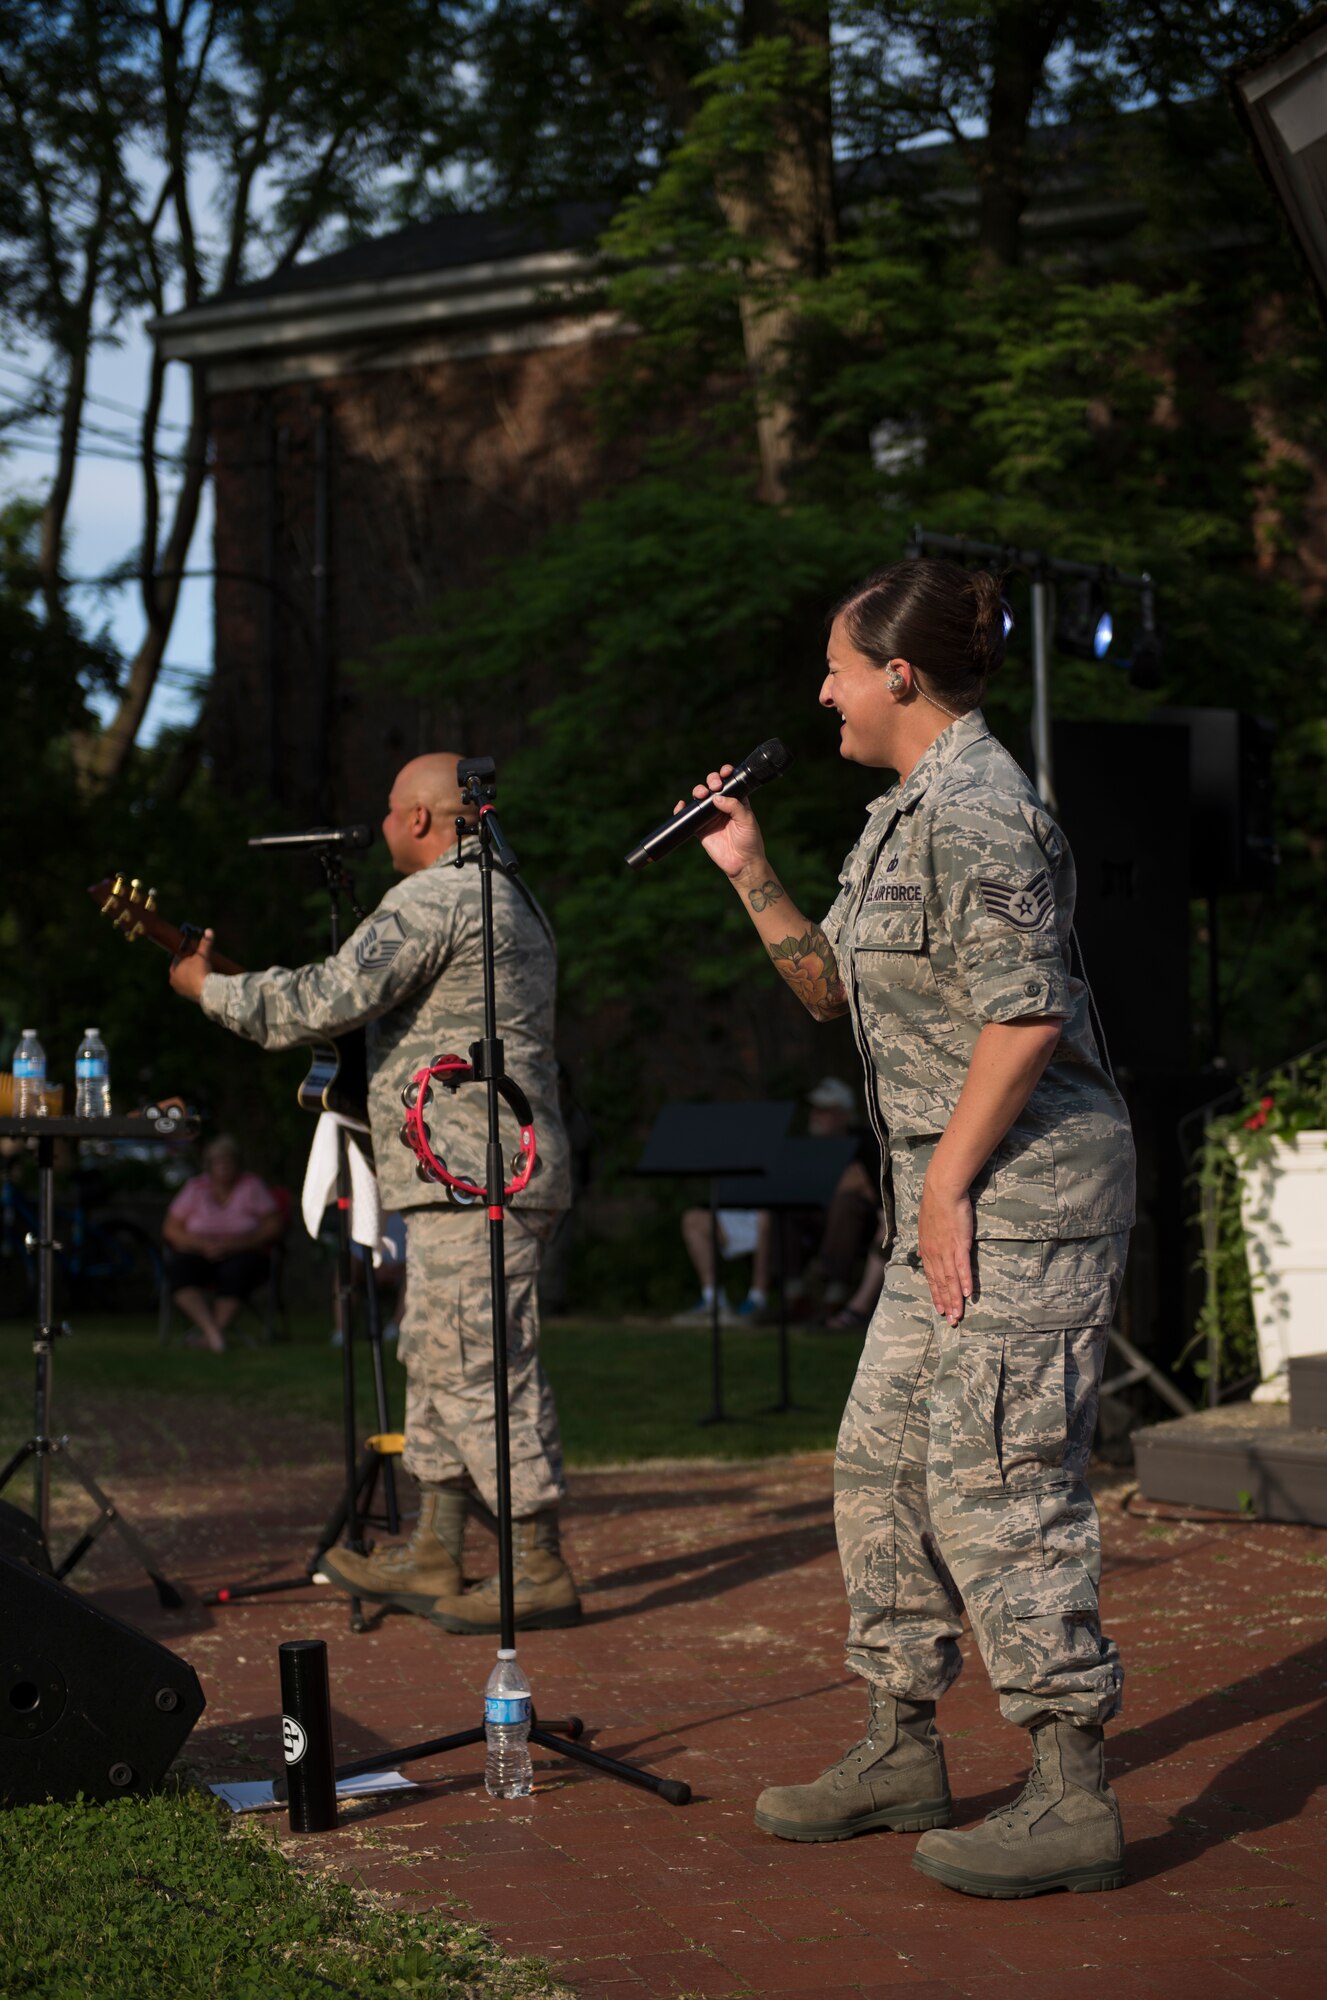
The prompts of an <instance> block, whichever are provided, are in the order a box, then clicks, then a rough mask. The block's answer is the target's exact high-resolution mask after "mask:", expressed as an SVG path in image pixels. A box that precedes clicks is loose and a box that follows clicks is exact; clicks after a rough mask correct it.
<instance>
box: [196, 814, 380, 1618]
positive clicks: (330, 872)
mask: <svg viewBox="0 0 1327 2000" xmlns="http://www.w3.org/2000/svg"><path fill="white" fill-rule="evenodd" d="M346 831H347V832H348V833H351V834H358V833H360V832H362V831H367V829H361V828H356V827H351V828H348V829H346ZM249 844H250V846H253V847H261V846H265V845H272V844H277V843H276V842H275V841H273V842H268V841H264V840H257V841H251V842H250V843H249ZM286 844H289V843H286ZM299 844H301V845H303V846H305V847H313V848H316V852H317V856H318V860H319V861H320V862H321V864H322V870H323V875H324V877H325V878H326V882H327V895H328V905H329V908H328V934H329V938H330V942H331V953H332V956H333V957H335V956H336V954H337V952H338V951H339V950H340V948H341V897H342V894H343V893H345V894H347V895H348V896H349V898H350V906H351V908H352V910H353V911H354V913H355V915H356V917H357V918H362V917H363V915H364V912H363V911H362V910H361V909H360V907H359V905H358V904H357V903H356V901H355V898H354V892H353V888H352V885H351V881H350V875H349V871H348V870H347V868H346V866H345V863H344V862H343V861H342V860H341V859H340V858H339V848H340V847H342V846H344V845H347V844H350V845H355V846H360V845H367V841H363V842H362V841H359V840H355V841H353V842H350V843H347V842H346V841H345V840H344V839H343V837H342V835H341V834H339V833H333V834H329V835H326V836H324V837H322V838H321V839H319V840H315V838H314V836H312V835H304V836H301V839H300V843H299ZM351 1143H352V1142H351V1139H350V1137H349V1134H348V1133H347V1131H346V1128H345V1126H344V1125H342V1124H338V1125H337V1128H336V1297H337V1320H338V1322H339V1324H340V1328H341V1424H342V1450H343V1458H344V1485H343V1488H342V1494H341V1498H340V1500H339V1501H338V1502H337V1505H336V1507H335V1508H334V1509H333V1511H332V1513H331V1514H330V1515H329V1516H328V1518H327V1520H326V1521H325V1522H324V1524H323V1529H322V1532H321V1534H320V1535H319V1537H318V1543H317V1547H316V1548H315V1549H314V1551H313V1554H312V1555H311V1556H310V1557H309V1560H308V1562H307V1563H306V1565H305V1567H304V1571H303V1573H302V1574H301V1575H299V1576H289V1577H275V1578H272V1579H270V1580H269V1581H268V1582H266V1583H232V1584H223V1585H221V1586H219V1587H218V1588H217V1589H216V1590H211V1591H208V1592H206V1593H205V1595H204V1596H203V1598H202V1602H203V1603H204V1604H206V1605H219V1604H237V1603H242V1602H244V1601H245V1600H246V1599H248V1598H252V1597H275V1596H279V1595H284V1594H285V1593H286V1592H287V1591H291V1590H305V1589H307V1588H308V1586H309V1585H310V1584H314V1583H317V1582H319V1581H320V1571H321V1567H322V1559H323V1556H324V1555H325V1554H326V1552H327V1550H328V1549H330V1548H334V1547H335V1546H336V1544H337V1542H338V1541H339V1540H340V1539H341V1537H342V1536H343V1535H344V1537H345V1546H346V1547H347V1548H348V1549H351V1550H353V1551H354V1553H355V1554H356V1555H362V1554H363V1553H364V1538H363V1533H362V1530H363V1528H364V1525H365V1524H366V1523H368V1524H369V1525H371V1526H373V1527H385V1528H386V1530H387V1532H388V1534H389V1535H395V1534H397V1533H398V1532H399V1529H400V1515H399V1512H398V1509H397V1501H396V1467H395V1465H394V1463H393V1461H392V1459H391V1458H390V1457H389V1456H386V1455H384V1454H383V1453H382V1452H380V1451H379V1450H378V1448H377V1446H376V1445H375V1444H373V1443H370V1445H369V1446H368V1448H367V1450H366V1451H365V1453H364V1455H363V1457H362V1458H361V1457H360V1455H359V1442H358V1429H357V1425H356V1421H355V1348H354V1330H355V1329H354V1312H353V1302H352V1288H351V1268H352V1254H351V1247H350V1246H351V1236H350V1208H351V1194H350V1155H349V1151H348V1148H349V1147H350V1145H351ZM364 1259H365V1261H364V1314H365V1320H366V1323H367V1333H368V1340H369V1351H370V1356H371V1359H372V1365H373V1388H374V1398H375V1407H376V1410H377V1419H378V1435H379V1436H382V1435H383V1434H384V1433H386V1432H387V1431H388V1430H389V1424H388V1418H387V1383H386V1375H385V1372H384V1368H383V1358H382V1327H381V1323H380V1320H379V1312H378V1295H377V1292H376V1290H375V1288H374V1282H373V1253H372V1251H371V1250H370V1249H367V1248H366V1249H365V1252H364ZM379 1475H381V1477H382V1486H383V1501H384V1509H385V1511H384V1514H383V1516H382V1518H381V1520H379V1519H378V1518H377V1517H375V1516H374V1515H373V1513H372V1509H373V1500H374V1494H375V1492H376V1490H377V1484H378V1479H379ZM350 1629H351V1631H352V1632H362V1631H364V1629H365V1621H364V1613H363V1608H362V1606H361V1604H360V1600H359V1599H358V1598H357V1597H352V1598H351V1600H350Z"/></svg>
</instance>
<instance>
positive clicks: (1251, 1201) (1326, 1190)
mask: <svg viewBox="0 0 1327 2000" xmlns="http://www.w3.org/2000/svg"><path fill="white" fill-rule="evenodd" d="M1240 1216H1241V1220H1242V1221H1243V1224H1244V1245H1245V1251H1246V1254H1247V1256H1248V1260H1249V1277H1250V1279H1251V1281H1252V1284H1253V1314H1254V1319H1255V1321H1256V1322H1257V1327H1258V1361H1259V1365H1260V1367H1261V1370H1262V1381H1261V1382H1260V1383H1259V1385H1258V1387H1257V1388H1256V1389H1255V1390H1254V1392H1253V1400H1254V1402H1255V1403H1285V1402H1288V1401H1289V1399H1290V1382H1289V1377H1288V1374H1287V1368H1288V1365H1289V1363H1290V1361H1291V1359H1292V1357H1295V1356H1298V1355H1301V1354H1323V1353H1327V1132H1300V1133H1299V1134H1298V1135H1297V1137H1296V1138H1295V1139H1294V1141H1293V1142H1291V1143H1287V1142H1286V1141H1285V1140H1283V1139H1274V1140H1273V1141H1272V1157H1271V1158H1270V1159H1269V1160H1263V1161H1260V1162H1259V1163H1258V1165H1257V1166H1255V1167H1248V1168H1245V1169H1244V1170H1243V1171H1242V1172H1241V1174H1240Z"/></svg>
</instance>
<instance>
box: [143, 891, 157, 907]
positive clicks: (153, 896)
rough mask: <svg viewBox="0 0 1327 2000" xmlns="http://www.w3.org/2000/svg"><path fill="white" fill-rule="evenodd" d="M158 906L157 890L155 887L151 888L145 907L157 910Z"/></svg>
mask: <svg viewBox="0 0 1327 2000" xmlns="http://www.w3.org/2000/svg"><path fill="white" fill-rule="evenodd" d="M156 907H157V892H156V890H155V889H149V890H148V892H147V901H146V902H145V903H144V905H143V908H144V909H145V910H155V909H156Z"/></svg>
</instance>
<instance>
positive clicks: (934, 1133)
mask: <svg viewBox="0 0 1327 2000" xmlns="http://www.w3.org/2000/svg"><path fill="white" fill-rule="evenodd" d="M868 812H869V817H868V820H867V824H866V829H865V831H864V832H863V834H862V837H861V839H860V840H859V841H858V843H857V845H856V846H855V847H854V848H853V850H852V852H851V854H850V855H849V856H848V859H847V862H846V864H845V866H844V871H843V874H842V875H841V876H840V878H839V880H840V882H841V884H842V887H841V889H840V892H839V895H838V897H837V899H836V901H835V903H834V906H833V908H832V909H831V910H830V913H829V915H828V916H827V917H826V919H825V924H824V930H825V935H826V936H827V937H828V939H829V941H830V943H831V944H832V945H833V947H834V951H835V955H836V957H837V959H838V963H839V970H840V973H841V975H842V977H843V980H844V984H845V986H846V988H847V993H848V1002H849V1009H850V1013H851V1016H852V1023H853V1032H854V1035H855V1037H856V1041H857V1047H858V1050H859V1052H860V1054H861V1057H862V1062H863V1064H864V1066H865V1070H866V1098H867V1106H868V1109H869V1110H870V1112H871V1116H872V1121H873V1123H874V1124H875V1126H876V1129H877V1134H878V1136H879V1137H880V1139H881V1143H882V1147H883V1148H884V1149H885V1151H886V1156H887V1157H892V1167H893V1186H894V1201H895V1209H896V1214H897V1218H898V1225H899V1230H900V1235H901V1237H902V1238H903V1239H904V1247H907V1244H908V1243H909V1242H913V1241H915V1237H916V1216H917V1207H918V1203H919V1202H920V1199H921V1189H922V1182H923V1179H924V1177H925V1173H926V1167H927V1165H928V1163H929V1161H930V1157H931V1154H932V1152H933V1151H934V1148H935V1144H936V1141H937V1139H938V1137H939V1135H940V1134H941V1133H942V1132H943V1131H944V1129H945V1126H946V1125H947V1124H948V1122H949V1119H950V1117H951V1115H952V1113H953V1110H954V1107H955V1105H956V1104H957V1102H958V1097H959V1092H960V1091H961V1090H962V1088H963V1084H964V1081H965V1079H966V1077H967V1072H968V1065H969V1062H970V1061H971V1058H972V1051H973V1048H974V1047H975V1045H976V1041H977V1037H978V1035H979V1034H980V1032H981V1030H982V1028H983V1027H984V1026H985V1025H986V1023H987V1022H989V1021H1018V1020H1022V1019H1026V1018H1028V1017H1032V1016H1036V1017H1046V1016H1049V1017H1051V1018H1053V1019H1059V1020H1060V1021H1062V1022H1063V1028H1062V1031H1061V1035H1060V1040H1059V1044H1058V1046H1057V1048H1056V1050H1055V1054H1054V1056H1053V1057H1052V1059H1051V1062H1050V1064H1049V1066H1048V1067H1047V1069H1046V1071H1045V1072H1044V1074H1043V1076H1042V1077H1041V1080H1040V1081H1039V1082H1038V1084H1037V1086H1036V1088H1035V1090H1034V1091H1033V1093H1032V1095H1031V1097H1030V1098H1029V1100H1028V1102H1027V1104H1026V1105H1025V1107H1024V1109H1023V1110H1022V1112H1021V1113H1020V1114H1019V1116H1018V1118H1017V1119H1016V1120H1015V1121H1014V1124H1013V1126H1012V1127H1011V1129H1010V1131H1009V1133H1008V1134H1007V1136H1006V1137H1005V1138H1004V1139H1003V1140H1002V1141H1001V1143H1000V1144H999V1146H997V1147H996V1149H995V1151H994V1153H993V1154H992V1155H991V1157H990V1159H989V1160H988V1161H987V1162H986V1164H985V1166H984V1167H983V1168H982V1170H981V1172H980V1173H979V1174H978V1175H977V1177H976V1179H975V1180H974V1181H973V1183H972V1199H973V1203H974V1208H975V1214H976V1226H977V1234H978V1236H979V1237H1014V1238H1034V1239H1041V1240H1043V1241H1044V1240H1047V1239H1055V1238H1060V1237H1083V1236H1098V1235H1106V1234H1110V1233H1112V1232H1115V1231H1118V1230H1122V1229H1127V1228H1128V1227H1129V1226H1130V1224H1131V1223H1132V1221H1133V1213H1134V1154H1133V1140H1132V1136H1131V1134H1130V1130H1129V1118H1128V1113H1127V1111H1126V1110H1125V1107H1124V1102H1123V1100H1122V1098H1121V1097H1120V1094H1119V1092H1118V1090H1117V1089H1116V1087H1115V1085H1114V1083H1113V1081H1112V1080H1111V1078H1110V1076H1109V1074H1108V1073H1107V1071H1106V1070H1105V1068H1104V1067H1103V1064H1102V1061H1101V1057H1100V1053H1099V1051H1098V1048H1097V1043H1096V1038H1095V1036H1094V1035H1093V1032H1092V1027H1091V1024H1090V1021H1089V1015H1088V1004H1089V996H1088V990H1087V987H1086V985H1085V984H1084V982H1083V981H1082V980H1081V979H1078V978H1076V977H1074V975H1073V973H1072V971H1071V969H1070V945H1069V939H1070V930H1071V926H1072V923H1073V913H1074V893H1075V876H1074V864H1073V857H1072V855H1071V854H1070V852H1069V846H1068V843H1067V842H1066V840H1065V838H1064V835H1063V834H1062V833H1061V832H1060V829H1059V828H1058V827H1057V826H1056V824H1055V822H1054V821H1053V820H1052V819H1051V817H1050V815H1049V814H1048V813H1047V812H1046V810H1045V808H1044V806H1043V805H1042V804H1041V801H1040V800H1039V799H1038V797H1037V795H1036V793H1035V791H1034V790H1033V788H1032V786H1031V785H1030V784H1029V782H1028V780H1027V778H1026V776H1025V775H1024V773H1023V772H1022V771H1021V770H1020V769H1019V767H1018V765H1017V764H1016V763H1015V762H1014V759H1013V758H1012V757H1011V756H1010V755H1009V753H1008V751H1006V750H1005V749H1004V748H1003V747H1002V746H1001V745H1000V744H999V743H998V742H997V741H996V740H995V738H994V737H993V736H992V735H991V733H990V730H989V729H988V728H987V725H986V722H985V720H984V718H983V716H982V714H981V712H980V710H974V711H973V712H972V713H971V714H969V715H966V716H964V717H963V718H962V720H961V721H958V722H956V723H954V724H952V726H951V727H950V728H948V729H946V730H945V731H944V733H943V734H942V735H941V736H939V737H937V738H936V740H935V742H934V743H932V744H931V746H930V747H929V749H928V750H927V751H926V752H925V754H924V755H923V756H922V757H921V758H919V760H918V762H917V763H916V765H915V766H914V767H913V769H912V771H911V772H910V773H909V775H908V777H907V779H906V780H905V781H904V782H902V783H900V784H897V785H895V786H894V787H893V789H892V790H890V791H888V792H886V793H885V795H884V797H883V798H879V799H876V800H875V801H874V802H873V803H872V805H871V806H870V807H869V808H868Z"/></svg>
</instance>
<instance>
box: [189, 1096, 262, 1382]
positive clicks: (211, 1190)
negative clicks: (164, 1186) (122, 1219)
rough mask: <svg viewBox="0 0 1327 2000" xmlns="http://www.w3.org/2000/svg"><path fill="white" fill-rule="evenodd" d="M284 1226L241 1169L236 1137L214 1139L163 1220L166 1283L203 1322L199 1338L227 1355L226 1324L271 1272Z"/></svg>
mask: <svg viewBox="0 0 1327 2000" xmlns="http://www.w3.org/2000/svg"><path fill="white" fill-rule="evenodd" d="M281 1229H282V1223H281V1212H280V1209H279V1208H278V1207H277V1204H276V1201H275V1200H274V1198H273V1197H272V1195H271V1194H269V1192H268V1190H267V1189H266V1188H265V1187H264V1186H263V1183H262V1182H261V1181H260V1180H259V1178H258V1176H257V1174H246V1173H245V1172H244V1170H243V1164H242V1162H241V1158H240V1149H239V1146H238V1145H237V1144H236V1142H235V1140H234V1139H230V1138H227V1137H226V1136H225V1135H224V1134H221V1135H219V1136H218V1137H217V1138H215V1139H213V1140H211V1142H210V1143H209V1144H208V1145H206V1146H205V1147H204V1148H203V1171H202V1173H201V1174H197V1175H195V1177H194V1179H193V1180H191V1181H186V1182H185V1184H184V1186H183V1187H182V1188H181V1189H180V1191H179V1193H178V1194H177V1195H176V1197H175V1199H174V1201H173V1202H172V1203H171V1205H170V1207H169V1208H168V1209H167V1211H166V1219H165V1221H164V1222H163V1224H162V1227H161V1234H162V1236H163V1238H164V1239H165V1243H166V1251H167V1255H166V1283H167V1284H168V1285H169V1286H170V1288H171V1292H172V1293H173V1295H174V1298H175V1303H176V1304H177V1305H178V1306H179V1307H180V1308H181V1309H182V1310H183V1311H184V1312H186V1313H187V1314H188V1315H189V1318H190V1319H191V1320H192V1321H193V1323H194V1325H195V1326H196V1327H197V1328H198V1332H199V1338H198V1340H197V1343H196V1344H198V1345H200V1346H203V1347H206V1348H208V1349H210V1350H211V1352H212V1353H213V1354H224V1352H225V1349H226V1328H227V1327H228V1326H229V1325H230V1323H231V1321H232V1320H233V1319H234V1317H235V1315H236V1313H237V1312H238V1311H239V1308H240V1304H241V1301H242V1300H244V1299H246V1298H247V1297H248V1295H249V1293H250V1292H252V1291H254V1290H256V1288H257V1287H258V1286H259V1285H261V1284H262V1282H263V1280H264V1278H265V1277H266V1276H267V1273H268V1270H269V1268H270V1264H271V1256H270V1249H271V1245H272V1244H273V1243H275V1242H276V1240H277V1238H278V1236H280V1234H281Z"/></svg>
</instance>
